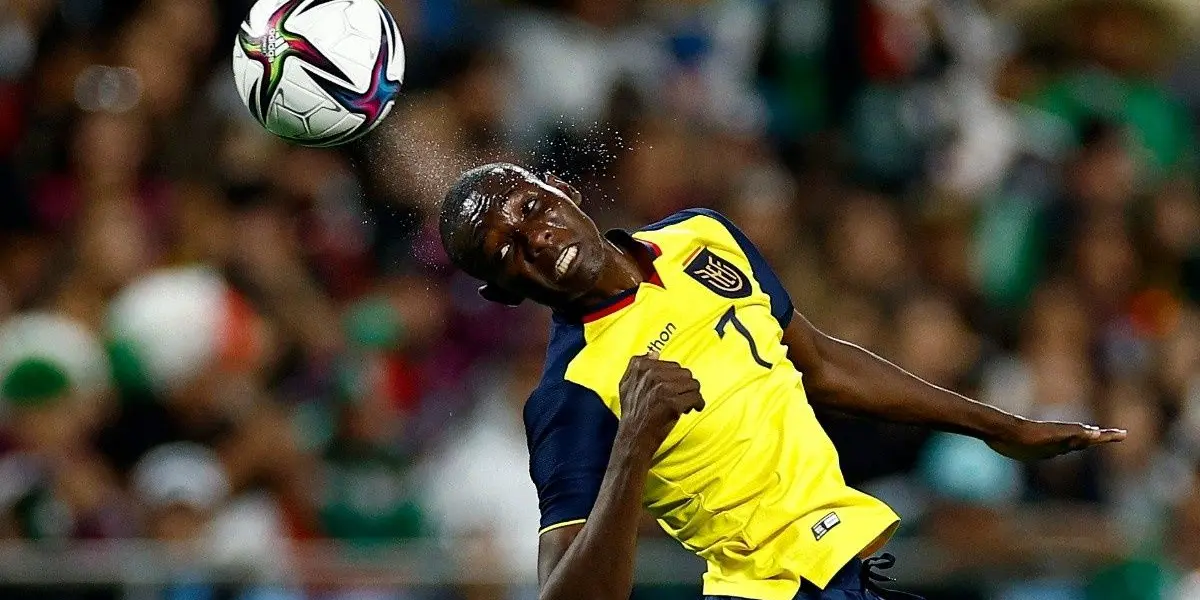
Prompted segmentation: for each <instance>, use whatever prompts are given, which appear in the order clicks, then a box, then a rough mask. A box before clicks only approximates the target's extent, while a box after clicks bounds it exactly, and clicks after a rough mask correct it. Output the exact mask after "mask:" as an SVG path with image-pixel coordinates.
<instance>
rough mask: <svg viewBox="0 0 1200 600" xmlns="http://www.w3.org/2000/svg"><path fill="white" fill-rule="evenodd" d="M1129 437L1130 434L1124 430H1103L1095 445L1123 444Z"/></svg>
mask: <svg viewBox="0 0 1200 600" xmlns="http://www.w3.org/2000/svg"><path fill="white" fill-rule="evenodd" d="M1128 436H1129V432H1128V431H1126V430H1124V429H1101V430H1100V432H1099V435H1098V436H1097V437H1096V439H1095V440H1093V441H1092V443H1093V444H1111V443H1113V442H1123V441H1125V438H1126V437H1128Z"/></svg>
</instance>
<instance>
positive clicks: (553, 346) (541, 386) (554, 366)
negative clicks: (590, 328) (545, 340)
mask: <svg viewBox="0 0 1200 600" xmlns="http://www.w3.org/2000/svg"><path fill="white" fill-rule="evenodd" d="M586 343H587V342H586V340H585V338H584V335H583V326H582V325H580V324H577V323H572V322H569V321H566V320H560V319H557V318H556V319H555V320H554V322H553V325H552V329H551V333H550V343H549V345H548V346H547V349H546V365H545V368H544V370H543V372H542V379H541V381H540V382H539V383H538V386H537V387H536V388H535V389H534V390H533V392H532V393H530V395H529V399H528V400H526V402H525V408H524V411H523V418H524V421H525V432H526V435H527V436H528V438H529V446H530V448H531V449H534V448H537V447H538V446H539V445H540V442H541V441H543V440H544V439H545V438H546V436H547V435H548V434H549V433H550V432H551V431H552V430H555V429H560V428H564V427H565V428H569V429H575V428H588V429H594V428H596V427H597V426H598V425H599V424H600V422H604V423H605V424H607V422H608V421H609V419H613V420H615V418H616V417H615V416H614V415H613V414H612V413H611V412H610V411H609V410H608V408H607V407H606V406H605V405H604V402H603V401H602V400H601V399H600V396H599V395H598V394H596V392H594V391H592V390H591V389H589V388H587V387H585V386H583V385H580V384H578V383H575V382H573V381H569V380H568V379H567V378H566V371H567V367H568V366H570V364H571V362H572V361H573V360H575V358H576V357H577V356H578V355H579V352H580V351H581V350H583V348H584V346H585V345H586Z"/></svg>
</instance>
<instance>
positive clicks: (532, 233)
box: [482, 170, 605, 305]
mask: <svg viewBox="0 0 1200 600" xmlns="http://www.w3.org/2000/svg"><path fill="white" fill-rule="evenodd" d="M512 175H513V176H512V177H503V178H497V179H496V180H493V181H492V182H489V183H488V189H487V190H486V193H491V194H496V195H497V197H498V198H499V201H498V202H497V203H496V205H495V207H494V208H493V209H492V210H491V211H490V212H489V214H488V215H487V217H485V220H484V231H485V233H484V236H483V248H482V250H483V252H484V255H485V256H486V257H487V271H488V273H487V276H486V279H487V280H488V281H491V282H494V283H498V284H500V285H501V286H502V287H505V288H507V289H509V290H512V291H514V292H517V293H519V294H521V295H522V296H525V297H527V298H530V299H532V300H534V301H536V302H541V303H543V304H550V305H556V304H560V303H563V302H570V301H573V300H575V299H577V298H579V297H580V296H582V295H584V294H586V293H587V292H588V291H590V290H591V289H592V288H593V287H595V285H596V281H597V279H599V277H600V272H601V270H602V267H603V265H604V260H605V253H604V244H605V242H604V238H603V237H602V236H601V235H600V231H599V230H598V229H596V224H595V223H593V222H592V220H591V219H590V218H588V216H587V215H586V214H584V213H583V211H582V210H580V208H579V206H578V205H577V204H575V202H573V201H572V200H571V198H570V197H569V196H568V195H567V193H566V191H565V190H563V189H559V188H558V187H555V186H554V185H551V184H549V183H547V182H546V181H543V180H541V179H539V178H537V177H536V176H534V175H533V174H532V173H529V172H527V171H523V170H522V171H516V170H514V171H512ZM559 183H561V182H559Z"/></svg>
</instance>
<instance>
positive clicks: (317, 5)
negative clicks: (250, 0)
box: [233, 0, 404, 146]
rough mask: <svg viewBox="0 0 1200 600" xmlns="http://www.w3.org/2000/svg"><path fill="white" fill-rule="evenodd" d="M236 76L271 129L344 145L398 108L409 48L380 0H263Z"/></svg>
mask: <svg viewBox="0 0 1200 600" xmlns="http://www.w3.org/2000/svg"><path fill="white" fill-rule="evenodd" d="M233 75H234V80H235V81H236V83H237V88H238V93H239V94H241V96H242V101H243V102H245V103H246V107H247V108H249V109H250V114H252V115H254V118H255V119H257V120H258V122H259V123H261V124H262V125H263V127H265V128H267V130H268V131H270V132H271V133H273V134H275V135H277V136H279V137H281V138H284V139H286V140H288V141H291V142H294V143H297V144H301V145H305V146H336V145H338V144H344V143H346V142H349V141H350V140H353V139H356V138H359V137H361V136H363V135H364V134H366V133H367V132H368V131H371V130H372V129H374V128H375V127H376V126H377V125H379V123H380V121H382V120H383V118H384V117H386V116H387V114H388V112H390V111H391V110H392V106H393V105H394V104H395V98H396V93H397V92H399V91H400V81H401V79H402V78H403V76H404V46H403V42H402V41H401V40H400V32H399V30H398V29H397V27H396V22H395V21H393V20H392V16H391V15H390V14H388V11H387V9H386V8H384V7H383V6H382V5H381V4H379V1H378V0H258V2H256V3H255V4H254V6H253V7H252V8H251V9H250V15H249V17H247V18H246V21H245V22H243V23H242V27H241V30H240V31H239V32H238V36H237V40H236V41H235V42H234V45H233Z"/></svg>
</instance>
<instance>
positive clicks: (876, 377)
mask: <svg viewBox="0 0 1200 600" xmlns="http://www.w3.org/2000/svg"><path fill="white" fill-rule="evenodd" d="M783 341H784V343H785V344H787V346H788V358H790V359H791V360H792V363H793V364H795V365H796V368H798V369H800V371H801V372H803V373H804V388H805V390H806V391H808V393H809V399H810V400H811V401H812V402H813V403H814V404H819V405H823V406H828V407H830V408H835V409H838V410H841V411H843V412H847V413H852V414H858V415H863V416H869V417H873V418H877V419H882V420H887V421H893V422H897V423H911V424H914V425H921V426H924V427H929V428H932V429H938V430H941V431H949V432H953V433H960V434H963V435H969V436H972V437H976V438H979V439H981V440H984V441H986V442H988V444H989V445H990V446H991V447H992V448H993V449H994V450H996V451H997V452H999V453H1001V454H1004V455H1005V456H1008V457H1011V458H1015V459H1017V460H1036V459H1040V458H1049V457H1052V456H1057V455H1059V454H1064V453H1067V452H1071V451H1074V450H1081V449H1083V448H1087V447H1089V446H1094V445H1097V444H1104V443H1108V442H1119V441H1121V440H1123V439H1125V431H1124V430H1121V429H1100V428H1098V427H1094V426H1091V425H1084V424H1081V423H1060V422H1054V421H1034V420H1030V419H1026V418H1024V417H1021V416H1018V415H1014V414H1011V413H1007V412H1004V411H1002V410H1000V409H998V408H995V407H992V406H988V405H987V404H983V403H981V402H976V401H974V400H971V399H970V398H967V397H965V396H961V395H959V394H956V393H954V392H952V391H950V390H947V389H943V388H940V387H938V386H936V385H933V384H931V383H928V382H926V381H924V380H922V379H920V378H918V377H916V376H915V375H912V374H911V373H909V372H907V371H905V370H904V369H901V368H900V367H897V366H896V365H894V364H892V363H890V362H888V361H886V360H884V359H883V358H880V357H879V356H876V355H875V354H872V353H871V352H868V351H867V350H864V349H863V348H860V347H858V346H855V345H854V344H851V343H848V342H844V341H841V340H838V339H835V338H832V337H830V336H828V335H825V334H824V333H822V332H820V331H819V330H817V329H816V328H815V327H813V325H812V323H809V321H808V319H806V318H804V315H801V314H800V313H798V312H797V313H796V314H795V316H794V318H793V319H792V321H791V323H790V324H789V325H788V327H787V329H786V330H784V334H783Z"/></svg>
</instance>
